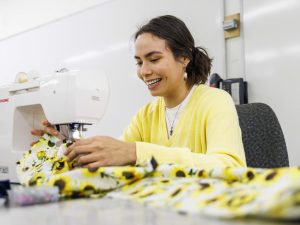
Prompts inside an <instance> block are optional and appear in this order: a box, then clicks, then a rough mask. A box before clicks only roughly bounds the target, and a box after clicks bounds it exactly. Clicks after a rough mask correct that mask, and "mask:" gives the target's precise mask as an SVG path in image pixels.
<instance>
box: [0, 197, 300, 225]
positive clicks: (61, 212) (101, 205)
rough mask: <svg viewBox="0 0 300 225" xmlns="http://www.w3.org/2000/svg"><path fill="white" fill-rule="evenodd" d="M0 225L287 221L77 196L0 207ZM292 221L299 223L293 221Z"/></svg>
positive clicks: (226, 224) (215, 224)
mask: <svg viewBox="0 0 300 225" xmlns="http://www.w3.org/2000/svg"><path fill="white" fill-rule="evenodd" d="M0 224H1V225H42V224H47V225H92V224H93V225H94V224H101V225H102V224H109V225H135V224H136V225H156V224H157V225H158V224H159V225H179V224H184V225H196V224H197V225H199V224H205V225H206V224H212V225H243V224H253V225H254V224H260V225H272V224H277V225H279V224H280V225H281V224H287V222H278V221H270V220H257V219H239V220H224V219H217V218H208V217H205V216H201V215H183V214H180V213H177V212H174V211H170V210H166V209H157V208H152V207H148V206H145V205H143V204H140V203H136V202H131V201H126V200H116V199H109V198H102V199H77V200H68V201H61V202H55V203H48V204H39V205H32V206H25V207H0ZM292 224H300V221H299V223H292Z"/></svg>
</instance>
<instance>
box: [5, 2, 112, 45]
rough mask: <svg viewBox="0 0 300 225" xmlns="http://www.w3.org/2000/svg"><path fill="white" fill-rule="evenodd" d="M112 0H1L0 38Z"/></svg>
mask: <svg viewBox="0 0 300 225" xmlns="http://www.w3.org/2000/svg"><path fill="white" fill-rule="evenodd" d="M109 1H112V0H51V1H49V0H42V1H41V0H26V1H22V0H1V1H0V27H1V29H0V40H2V39H4V38H8V37H11V36H13V35H15V34H20V33H21V32H24V31H27V30H30V29H33V28H36V27H38V26H41V25H45V24H47V23H49V22H51V21H54V20H58V19H61V18H63V17H65V16H68V15H71V14H73V13H78V12H80V11H83V10H87V9H88V8H90V7H93V6H95V5H101V4H105V3H107V2H109Z"/></svg>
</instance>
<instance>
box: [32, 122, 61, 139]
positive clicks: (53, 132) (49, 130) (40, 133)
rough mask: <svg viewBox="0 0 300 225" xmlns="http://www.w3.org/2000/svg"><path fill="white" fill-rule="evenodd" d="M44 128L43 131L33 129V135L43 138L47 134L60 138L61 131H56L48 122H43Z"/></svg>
mask: <svg viewBox="0 0 300 225" xmlns="http://www.w3.org/2000/svg"><path fill="white" fill-rule="evenodd" d="M42 124H43V126H44V128H43V129H42V130H38V129H32V130H31V134H32V135H34V136H43V135H44V134H45V133H47V134H50V135H53V136H56V137H58V136H59V131H58V130H56V128H55V126H54V125H52V124H51V123H49V121H48V120H44V121H43V122H42Z"/></svg>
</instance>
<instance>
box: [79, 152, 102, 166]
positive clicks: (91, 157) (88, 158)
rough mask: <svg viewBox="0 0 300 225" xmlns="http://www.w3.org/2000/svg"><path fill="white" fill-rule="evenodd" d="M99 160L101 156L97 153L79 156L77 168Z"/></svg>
mask: <svg viewBox="0 0 300 225" xmlns="http://www.w3.org/2000/svg"><path fill="white" fill-rule="evenodd" d="M100 158H101V156H100V155H99V154H97V153H95V152H94V153H90V154H87V155H81V156H80V157H79V158H78V160H77V163H76V164H77V166H85V165H87V164H90V163H94V162H96V161H99V160H100Z"/></svg>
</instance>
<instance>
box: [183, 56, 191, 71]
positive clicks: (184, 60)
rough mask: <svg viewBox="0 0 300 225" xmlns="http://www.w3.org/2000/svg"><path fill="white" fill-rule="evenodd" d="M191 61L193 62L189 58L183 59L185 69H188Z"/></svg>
mask: <svg viewBox="0 0 300 225" xmlns="http://www.w3.org/2000/svg"><path fill="white" fill-rule="evenodd" d="M190 61H191V60H190V59H189V58H187V57H183V58H182V64H183V65H184V67H185V68H186V67H187V65H188V64H189V62H190Z"/></svg>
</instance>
